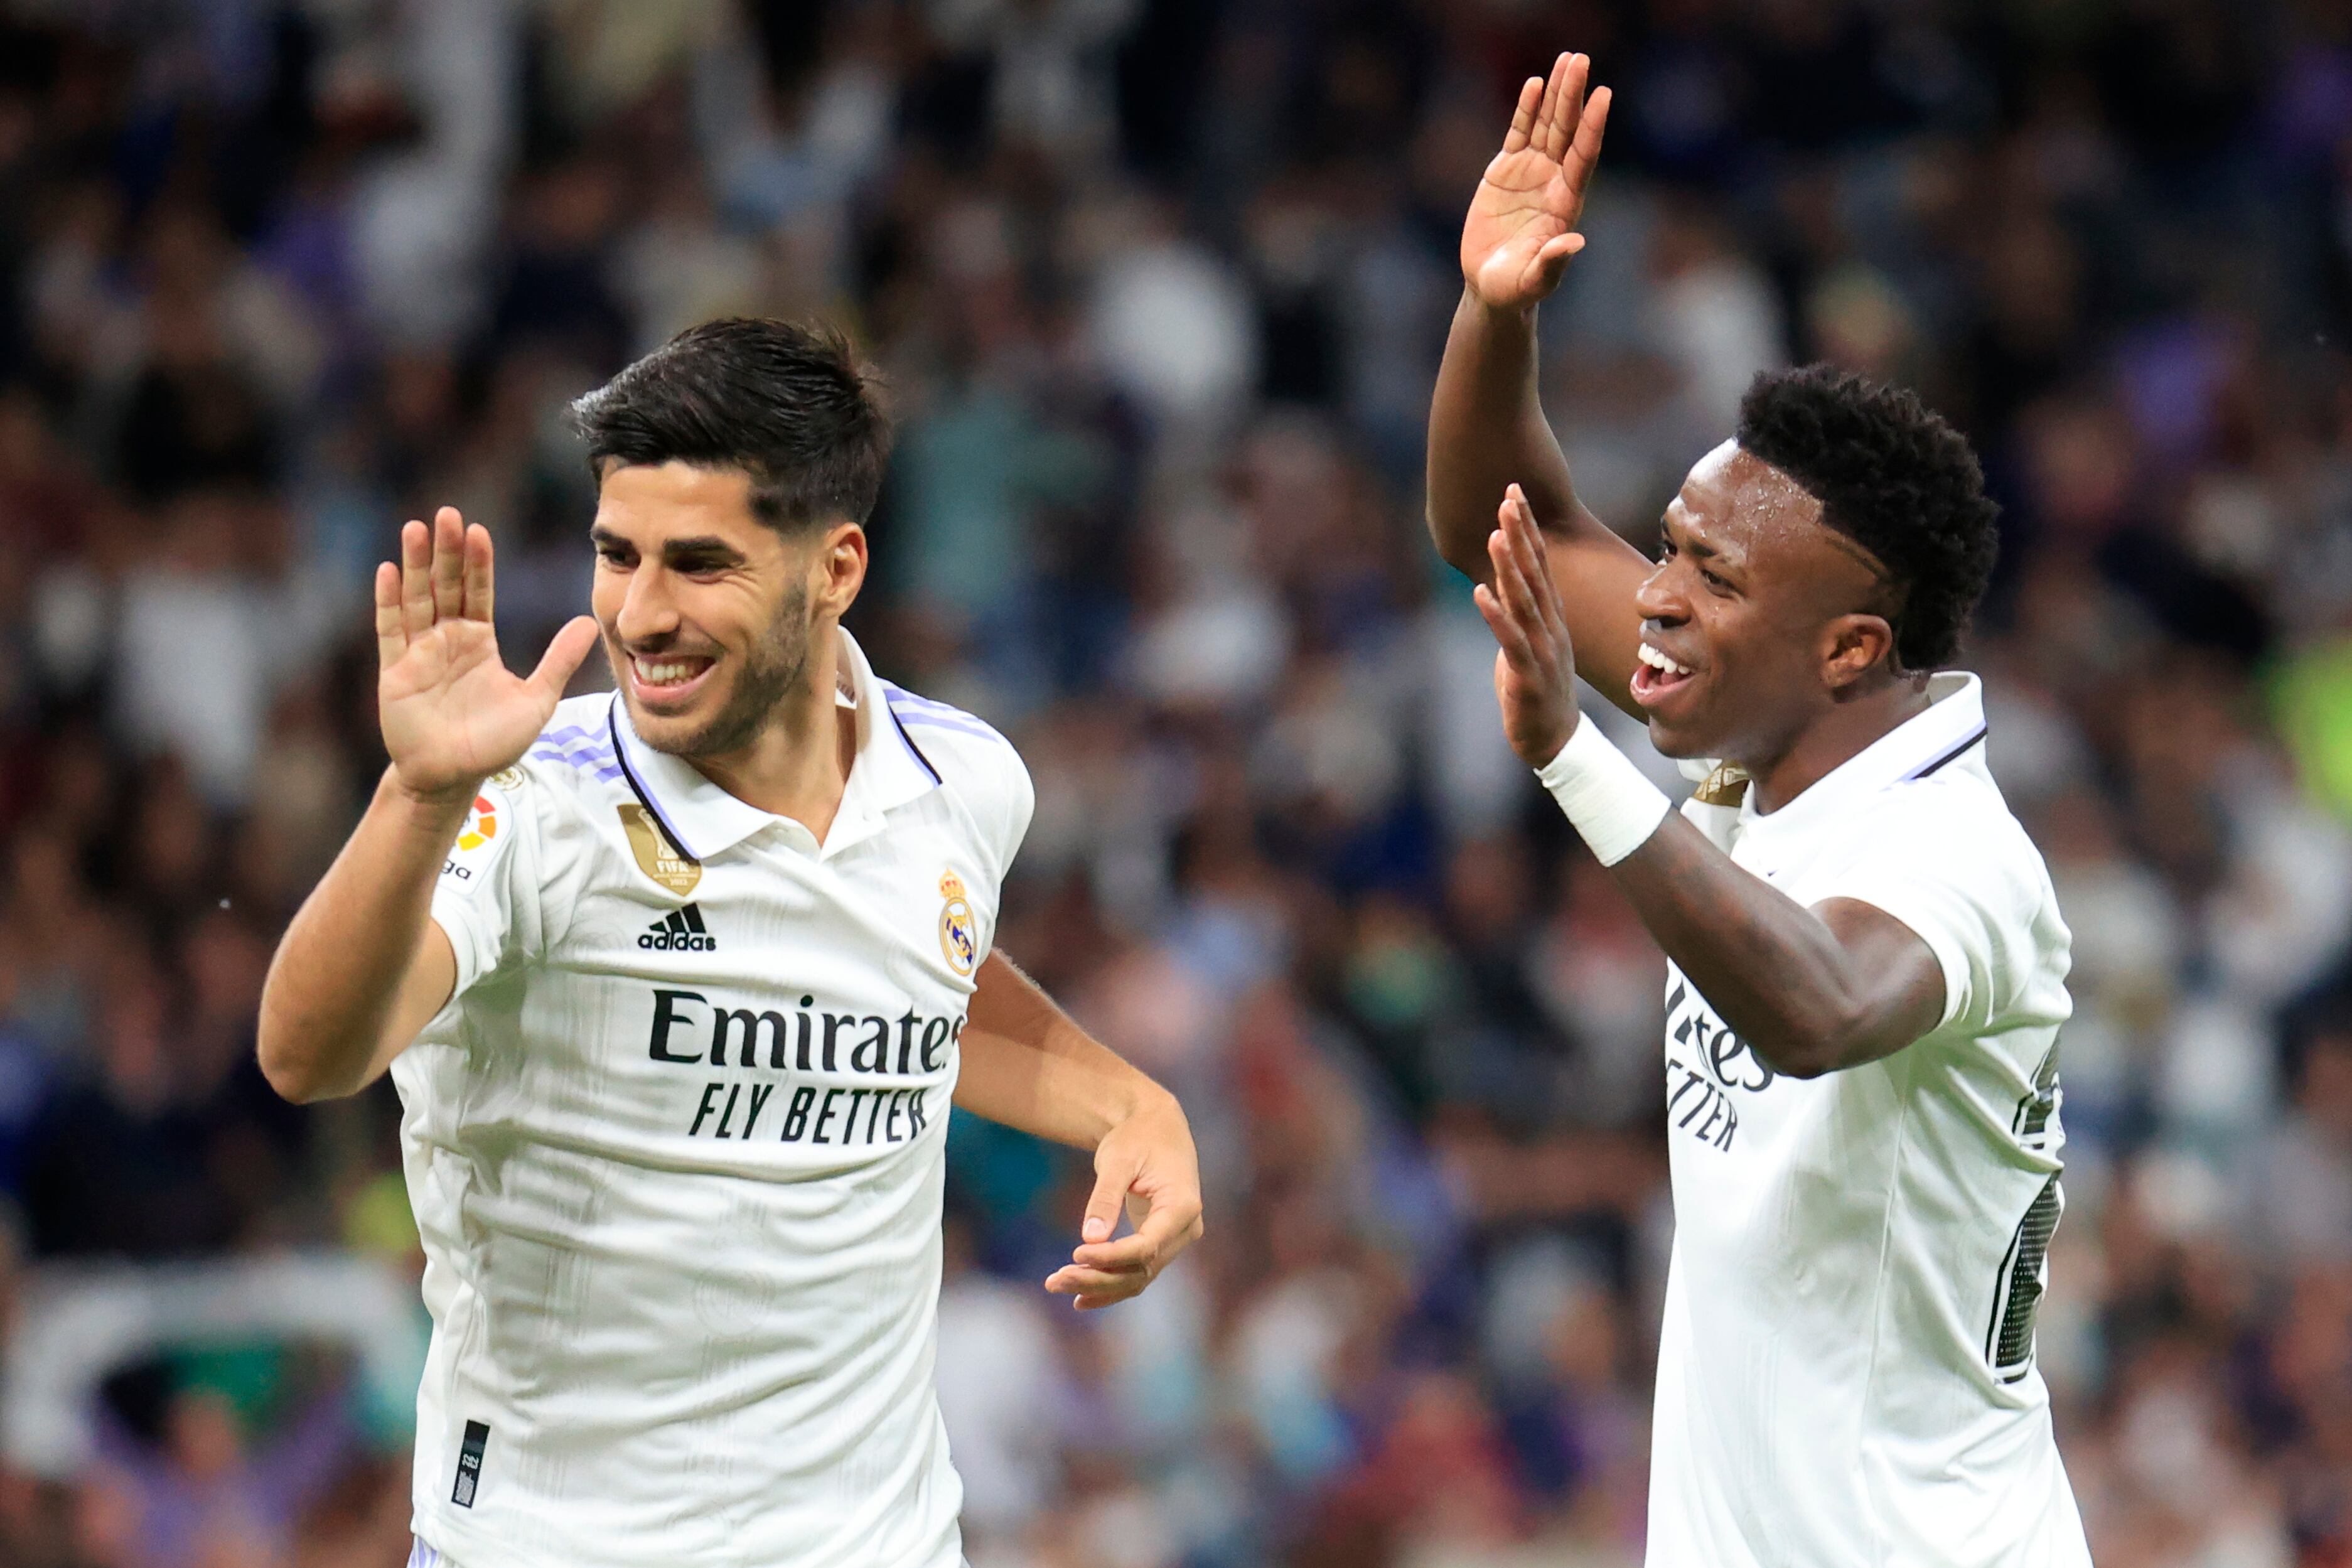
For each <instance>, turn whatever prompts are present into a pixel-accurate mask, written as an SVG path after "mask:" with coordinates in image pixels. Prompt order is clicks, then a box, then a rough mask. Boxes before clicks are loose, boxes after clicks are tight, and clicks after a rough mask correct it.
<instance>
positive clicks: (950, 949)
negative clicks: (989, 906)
mask: <svg viewBox="0 0 2352 1568" xmlns="http://www.w3.org/2000/svg"><path fill="white" fill-rule="evenodd" d="M940 898H942V899H944V900H947V903H946V906H945V907H944V908H942V909H941V910H940V952H943V953H945V954H947V959H948V967H949V968H950V969H952V970H954V971H955V972H956V973H958V974H970V973H971V972H972V969H973V967H974V966H975V965H977V964H978V963H980V921H978V920H977V919H975V918H974V917H973V915H972V912H971V899H970V898H968V897H966V896H965V893H964V890H963V879H962V878H961V877H959V876H957V875H956V874H955V873H954V872H953V871H941V872H940Z"/></svg>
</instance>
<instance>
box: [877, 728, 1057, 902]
mask: <svg viewBox="0 0 2352 1568" xmlns="http://www.w3.org/2000/svg"><path fill="white" fill-rule="evenodd" d="M883 689H884V691H885V692H886V693H887V698H888V703H889V709H890V718H891V721H892V722H894V723H896V724H897V725H898V727H899V729H900V731H901V732H902V733H904V734H905V735H906V736H907V737H908V742H909V743H910V744H912V745H913V746H914V747H915V748H916V750H917V752H918V754H919V755H920V757H921V758H922V760H923V762H924V764H925V765H926V766H928V767H929V768H930V769H931V770H932V771H933V772H934V773H937V774H938V775H939V779H940V784H941V786H942V787H943V788H944V789H945V790H946V791H947V793H948V795H949V796H950V798H951V799H952V800H954V801H955V803H956V805H957V806H958V808H959V809H960V811H961V815H962V816H964V818H965V819H966V821H967V822H968V823H969V825H970V826H971V833H972V837H973V840H974V842H976V843H978V844H980V845H982V846H983V847H985V848H986V849H987V851H988V852H989V853H990V855H991V856H992V858H993V861H994V864H992V865H991V866H989V867H987V868H985V869H986V871H987V873H988V876H989V879H990V880H991V881H992V882H1002V881H1003V879H1005V877H1006V876H1007V875H1009V874H1010V873H1011V871H1012V869H1013V858H1014V857H1015V856H1017V855H1018V854H1020V852H1021V841H1022V840H1023V839H1024V838H1026V837H1028V835H1029V821H1030V818H1031V817H1032V816H1034V815H1035V814H1036V810H1037V789H1036V785H1035V784H1034V783H1033V782H1032V781H1031V779H1030V777H1029V768H1028V764H1026V763H1024V762H1023V761H1022V760H1021V753H1020V752H1016V751H1014V750H1013V742H1010V741H1008V740H1006V739H1005V738H1004V737H1003V735H1001V734H999V733H997V731H995V730H994V729H993V728H992V727H991V726H989V725H988V724H986V723H983V722H982V721H980V720H978V719H975V718H973V717H972V716H971V714H969V713H966V712H964V711H963V710H961V709H957V708H950V707H949V706H948V705H947V704H946V703H943V702H934V701H932V700H929V698H923V697H918V696H916V695H915V694H914V693H912V692H910V691H908V690H905V689H902V688H900V687H896V686H889V685H887V684H886V685H885V686H884V687H883Z"/></svg>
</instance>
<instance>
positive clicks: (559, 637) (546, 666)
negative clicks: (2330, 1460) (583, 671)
mask: <svg viewBox="0 0 2352 1568" xmlns="http://www.w3.org/2000/svg"><path fill="white" fill-rule="evenodd" d="M595 646H596V622H595V619H594V617H593V616H572V618H571V619H570V620H568V621H566V622H564V623H563V629H562V631H560V632H558V633H556V634H555V636H554V637H553V638H552V639H551V640H550V641H549V643H548V645H547V651H546V652H545V653H543V654H541V655H540V656H539V668H537V669H534V670H532V671H531V672H530V684H531V687H532V688H533V689H535V690H537V691H538V692H539V693H540V695H541V698H543V699H544V700H545V701H546V703H547V710H548V711H549V712H553V711H554V710H555V705H556V704H557V703H558V702H561V701H562V700H563V689H564V688H565V687H566V686H569V685H570V684H572V675H573V674H574V673H575V672H576V671H577V670H578V669H579V668H580V661H581V660H582V659H583V658H587V657H588V650H589V649H590V648H592V647H595Z"/></svg>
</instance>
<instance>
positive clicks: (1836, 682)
mask: <svg viewBox="0 0 2352 1568" xmlns="http://www.w3.org/2000/svg"><path fill="white" fill-rule="evenodd" d="M1894 658H1895V628H1894V627H1893V626H1889V625H1888V624H1887V621H1886V617H1885V616H1874V615H1869V614H1865V613H1856V614H1853V615H1846V616H1837V617H1836V618H1835V619H1833V620H1832V621H1831V622H1830V624H1829V625H1828V626H1825V627H1823V628H1822V685H1824V686H1826V687H1828V688H1829V689H1830V690H1831V691H1832V692H1840V693H1842V692H1843V691H1845V690H1846V689H1849V688H1851V687H1852V686H1853V684H1854V683H1855V682H1856V681H1858V680H1860V679H1863V677H1864V676H1866V675H1868V674H1869V673H1870V672H1871V671H1872V670H1874V669H1876V668H1880V667H1882V666H1885V665H1891V664H1892V662H1893V660H1894Z"/></svg>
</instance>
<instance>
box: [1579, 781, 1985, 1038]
mask: <svg viewBox="0 0 2352 1568" xmlns="http://www.w3.org/2000/svg"><path fill="white" fill-rule="evenodd" d="M1610 869H1611V873H1612V875H1613V876H1614V877H1615V879H1616V880H1617V885H1618V887H1619V888H1621V889H1623V891H1624V893H1625V896H1626V899H1627V900H1629V901H1630V902H1631V903H1632V904H1633V908H1634V910H1635V912H1636V913H1637V914H1639V915H1640V916H1641V918H1642V923H1643V925H1645V926H1647V927H1648V928H1649V931H1650V934H1651V935H1652V936H1653V937H1654V938H1656V939H1657V942H1658V945H1659V946H1660V947H1661V948H1663V949H1664V951H1665V953H1666V956H1667V957H1669V958H1671V959H1673V960H1674V962H1675V966H1676V967H1677V968H1679V969H1680V970H1681V971H1682V972H1683V974H1684V976H1685V978H1687V979H1688V980H1689V981H1690V983H1691V984H1692V985H1694V986H1696V988H1697V989H1698V991H1699V993H1700V994H1702V995H1703V996H1705V997H1706V1000H1707V1003H1708V1005H1710V1006H1712V1007H1713V1008H1714V1009H1715V1011H1716V1013H1717V1016H1719V1017H1721V1018H1722V1020H1723V1022H1724V1023H1726V1024H1727V1025H1728V1026H1730V1027H1731V1029H1732V1031H1733V1033H1735V1034H1737V1035H1738V1036H1739V1037H1740V1038H1742V1039H1743V1040H1745V1041H1747V1043H1748V1046H1749V1047H1750V1048H1752V1049H1753V1050H1754V1051H1755V1052H1756V1053H1757V1055H1759V1057H1761V1058H1763V1059H1764V1061H1765V1062H1766V1063H1767V1064H1768V1065H1769V1066H1770V1067H1771V1068H1774V1069H1775V1070H1776V1071H1779V1072H1782V1073H1786V1074H1789V1075H1790V1076H1791V1077H1797V1078H1811V1077H1814V1076H1817V1075H1818V1074H1821V1073H1824V1072H1831V1071H1835V1070H1837V1069H1839V1068H1846V1067H1852V1066H1855V1065H1857V1064H1859V1063H1862V1062H1866V1061H1871V1060H1874V1059H1876V1058H1879V1057H1883V1056H1885V1055H1887V1054H1889V1053H1890V1052H1893V1051H1896V1050H1900V1049H1901V1048H1903V1047H1905V1046H1906V1045H1909V1044H1910V1043H1911V1042H1912V1041H1913V1040H1915V1039H1916V1038H1918V1037H1920V1036H1921V1035H1923V1034H1925V1033H1927V1030H1929V1029H1930V1028H1932V1027H1934V1026H1935V1023H1936V1021H1937V1017H1938V1016H1940V1013H1941V1007H1942V999H1943V991H1942V985H1943V977H1942V972H1941V971H1940V970H1939V969H1937V967H1936V964H1935V959H1934V955H1933V954H1932V953H1931V952H1928V950H1927V945H1926V943H1924V942H1920V941H1919V939H1918V938H1917V937H1916V936H1913V935H1911V934H1910V933H1909V932H1908V931H1907V930H1906V929H1905V928H1903V927H1901V926H1900V925H1899V924H1898V923H1897V922H1895V921H1894V919H1893V917H1892V916H1888V915H1885V914H1883V913H1879V912H1878V911H1875V910H1867V909H1866V907H1865V906H1861V905H1854V904H1845V905H1843V906H1842V908H1843V910H1845V911H1853V913H1854V914H1855V915H1856V916H1857V917H1858V918H1855V919H1852V920H1841V921H1840V922H1839V923H1837V924H1833V923H1832V917H1830V916H1825V915H1824V913H1823V910H1840V909H1841V906H1839V905H1836V904H1825V905H1823V906H1822V907H1821V908H1820V909H1811V908H1808V907H1806V906H1805V905H1803V904H1801V903H1799V902H1797V900H1794V899H1792V898H1790V897H1789V896H1788V895H1787V894H1786V893H1783V892H1782V891H1780V889H1778V888H1775V887H1773V886H1772V885H1771V884H1770V883H1769V882H1768V881H1766V880H1765V879H1763V878H1761V877H1759V876H1756V875H1754V874H1753V873H1751V872H1748V871H1746V870H1743V869H1741V868H1739V867H1738V866H1737V865H1735V864H1733V862H1732V860H1731V858H1730V857H1729V856H1727V855H1726V854H1725V853H1724V852H1723V851H1722V850H1720V849H1718V848H1717V847H1715V846H1714V845H1713V844H1711V843H1709V842H1708V841H1707V838H1706V836H1705V835H1704V834H1702V833H1700V832H1699V830H1698V829H1697V828H1696V827H1695V826H1692V825H1691V824H1690V823H1689V822H1688V821H1686V820H1685V819H1684V818H1683V817H1682V816H1680V815H1678V814H1677V815H1670V816H1667V817H1666V818H1665V820H1664V822H1662V823H1661V824H1660V825H1659V826H1658V829H1657V831H1656V832H1654V833H1653V834H1652V835H1651V836H1650V837H1649V838H1648V840H1647V841H1646V842H1644V843H1643V845H1642V847H1640V848H1638V849H1636V850H1634V851H1633V853H1632V854H1631V855H1629V856H1627V857H1626V858H1624V859H1622V860H1620V861H1619V862H1617V864H1616V865H1615V866H1613V867H1612V868H1610ZM1841 926H1843V929H1841ZM1915 950H1916V951H1915Z"/></svg>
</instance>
